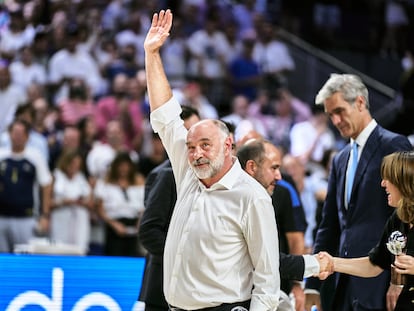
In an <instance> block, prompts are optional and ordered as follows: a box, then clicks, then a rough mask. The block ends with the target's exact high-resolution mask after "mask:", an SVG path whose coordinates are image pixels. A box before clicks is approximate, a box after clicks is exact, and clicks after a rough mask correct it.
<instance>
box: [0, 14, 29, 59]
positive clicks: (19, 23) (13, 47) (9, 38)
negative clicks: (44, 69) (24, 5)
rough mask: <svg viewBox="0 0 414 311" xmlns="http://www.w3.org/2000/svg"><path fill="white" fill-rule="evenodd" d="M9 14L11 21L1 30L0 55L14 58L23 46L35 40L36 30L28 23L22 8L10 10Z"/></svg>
mask: <svg viewBox="0 0 414 311" xmlns="http://www.w3.org/2000/svg"><path fill="white" fill-rule="evenodd" d="M8 15H9V18H10V20H9V23H8V25H7V26H6V27H5V28H3V29H1V32H0V55H1V56H2V58H5V59H7V60H12V59H13V57H14V55H15V54H16V53H17V52H18V51H19V50H20V49H21V48H23V47H24V46H28V45H30V44H31V43H32V42H33V39H34V37H35V33H36V32H35V29H34V27H33V26H32V25H30V24H28V23H27V21H26V20H25V17H24V15H23V11H22V10H21V9H20V8H17V9H16V10H14V11H11V10H10V11H9V12H8Z"/></svg>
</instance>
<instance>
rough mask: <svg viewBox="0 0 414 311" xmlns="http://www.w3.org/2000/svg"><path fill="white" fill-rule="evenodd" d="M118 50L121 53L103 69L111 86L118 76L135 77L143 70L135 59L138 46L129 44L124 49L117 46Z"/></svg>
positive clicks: (111, 59) (112, 58)
mask: <svg viewBox="0 0 414 311" xmlns="http://www.w3.org/2000/svg"><path fill="white" fill-rule="evenodd" d="M117 50H118V51H119V52H118V53H116V54H115V55H114V56H113V57H111V58H110V59H109V61H108V62H107V63H106V64H105V65H104V66H103V67H101V70H102V71H103V75H104V77H105V78H106V79H107V80H108V82H109V83H110V84H112V83H113V80H114V79H115V77H116V76H117V75H118V74H125V75H127V76H128V77H134V76H135V75H136V74H137V72H138V70H139V69H140V68H141V67H140V66H139V64H138V63H137V61H136V59H135V57H136V46H135V44H134V43H128V44H125V45H124V46H122V47H118V45H117Z"/></svg>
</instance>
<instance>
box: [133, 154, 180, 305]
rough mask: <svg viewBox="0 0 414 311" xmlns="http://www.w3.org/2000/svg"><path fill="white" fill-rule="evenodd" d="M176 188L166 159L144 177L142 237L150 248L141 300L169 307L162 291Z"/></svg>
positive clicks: (140, 232) (146, 246)
mask: <svg viewBox="0 0 414 311" xmlns="http://www.w3.org/2000/svg"><path fill="white" fill-rule="evenodd" d="M176 200H177V191H176V186H175V180H174V175H173V172H172V169H171V163H170V161H169V160H166V161H165V162H163V163H162V164H160V165H159V166H157V167H156V168H154V169H153V170H152V171H151V172H150V174H149V175H148V176H147V178H146V181H145V201H144V203H145V211H144V215H143V216H142V219H141V224H140V228H139V237H140V240H141V243H142V245H143V246H144V247H145V249H146V250H147V251H148V254H147V263H146V268H145V274H144V280H143V282H142V289H141V297H140V300H141V301H144V302H145V303H146V304H147V305H153V306H156V307H160V308H165V309H166V310H167V309H168V305H167V302H166V301H165V297H164V294H163V285H162V284H163V283H162V276H163V268H162V265H163V261H162V256H163V253H164V245H165V239H166V237H167V230H168V226H169V224H170V219H171V215H172V212H173V210H174V205H175V201H176Z"/></svg>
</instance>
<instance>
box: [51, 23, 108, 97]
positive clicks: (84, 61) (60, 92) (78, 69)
mask: <svg viewBox="0 0 414 311" xmlns="http://www.w3.org/2000/svg"><path fill="white" fill-rule="evenodd" d="M64 38H65V47H64V48H62V49H60V50H58V51H57V52H56V53H55V54H53V56H52V57H51V58H50V61H49V84H50V88H51V91H52V93H53V94H54V104H57V103H58V102H59V99H61V98H64V97H66V96H67V92H68V90H67V87H68V81H70V80H71V79H72V78H82V79H83V80H84V81H85V82H86V85H87V87H88V88H89V90H90V92H91V96H97V95H100V94H101V93H102V92H103V88H104V83H103V82H102V77H101V75H100V72H99V67H98V64H97V62H96V61H95V60H94V59H93V57H92V55H91V54H90V53H88V52H85V51H83V50H81V49H78V43H79V30H78V28H77V27H76V26H72V25H71V26H68V27H67V28H66V32H65V37H64Z"/></svg>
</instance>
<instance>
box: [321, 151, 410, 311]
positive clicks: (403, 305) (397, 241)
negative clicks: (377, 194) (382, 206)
mask: <svg viewBox="0 0 414 311" xmlns="http://www.w3.org/2000/svg"><path fill="white" fill-rule="evenodd" d="M381 176H382V181H381V186H382V187H384V188H385V191H386V193H387V197H388V204H389V205H390V206H392V207H395V208H396V210H395V212H394V213H393V214H392V216H391V217H390V218H389V219H388V222H387V223H386V225H385V227H384V231H383V234H382V238H381V240H380V241H379V243H378V244H377V246H376V247H374V248H373V249H372V250H371V251H370V252H369V254H368V256H366V257H360V258H336V257H334V258H333V264H334V267H333V270H334V271H336V272H341V273H347V274H350V275H354V276H359V277H367V278H368V277H375V276H377V275H378V274H380V273H381V272H382V271H383V270H385V269H388V270H389V269H390V270H391V284H394V285H396V286H398V287H400V288H401V289H402V292H401V294H400V295H399V297H398V299H397V300H396V301H389V305H388V306H387V310H395V311H405V310H407V311H408V310H413V309H414V291H413V288H414V151H400V152H394V153H392V154H390V155H388V156H385V157H384V159H383V162H382V166H381ZM325 254H326V253H325ZM384 300H385V297H384Z"/></svg>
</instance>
